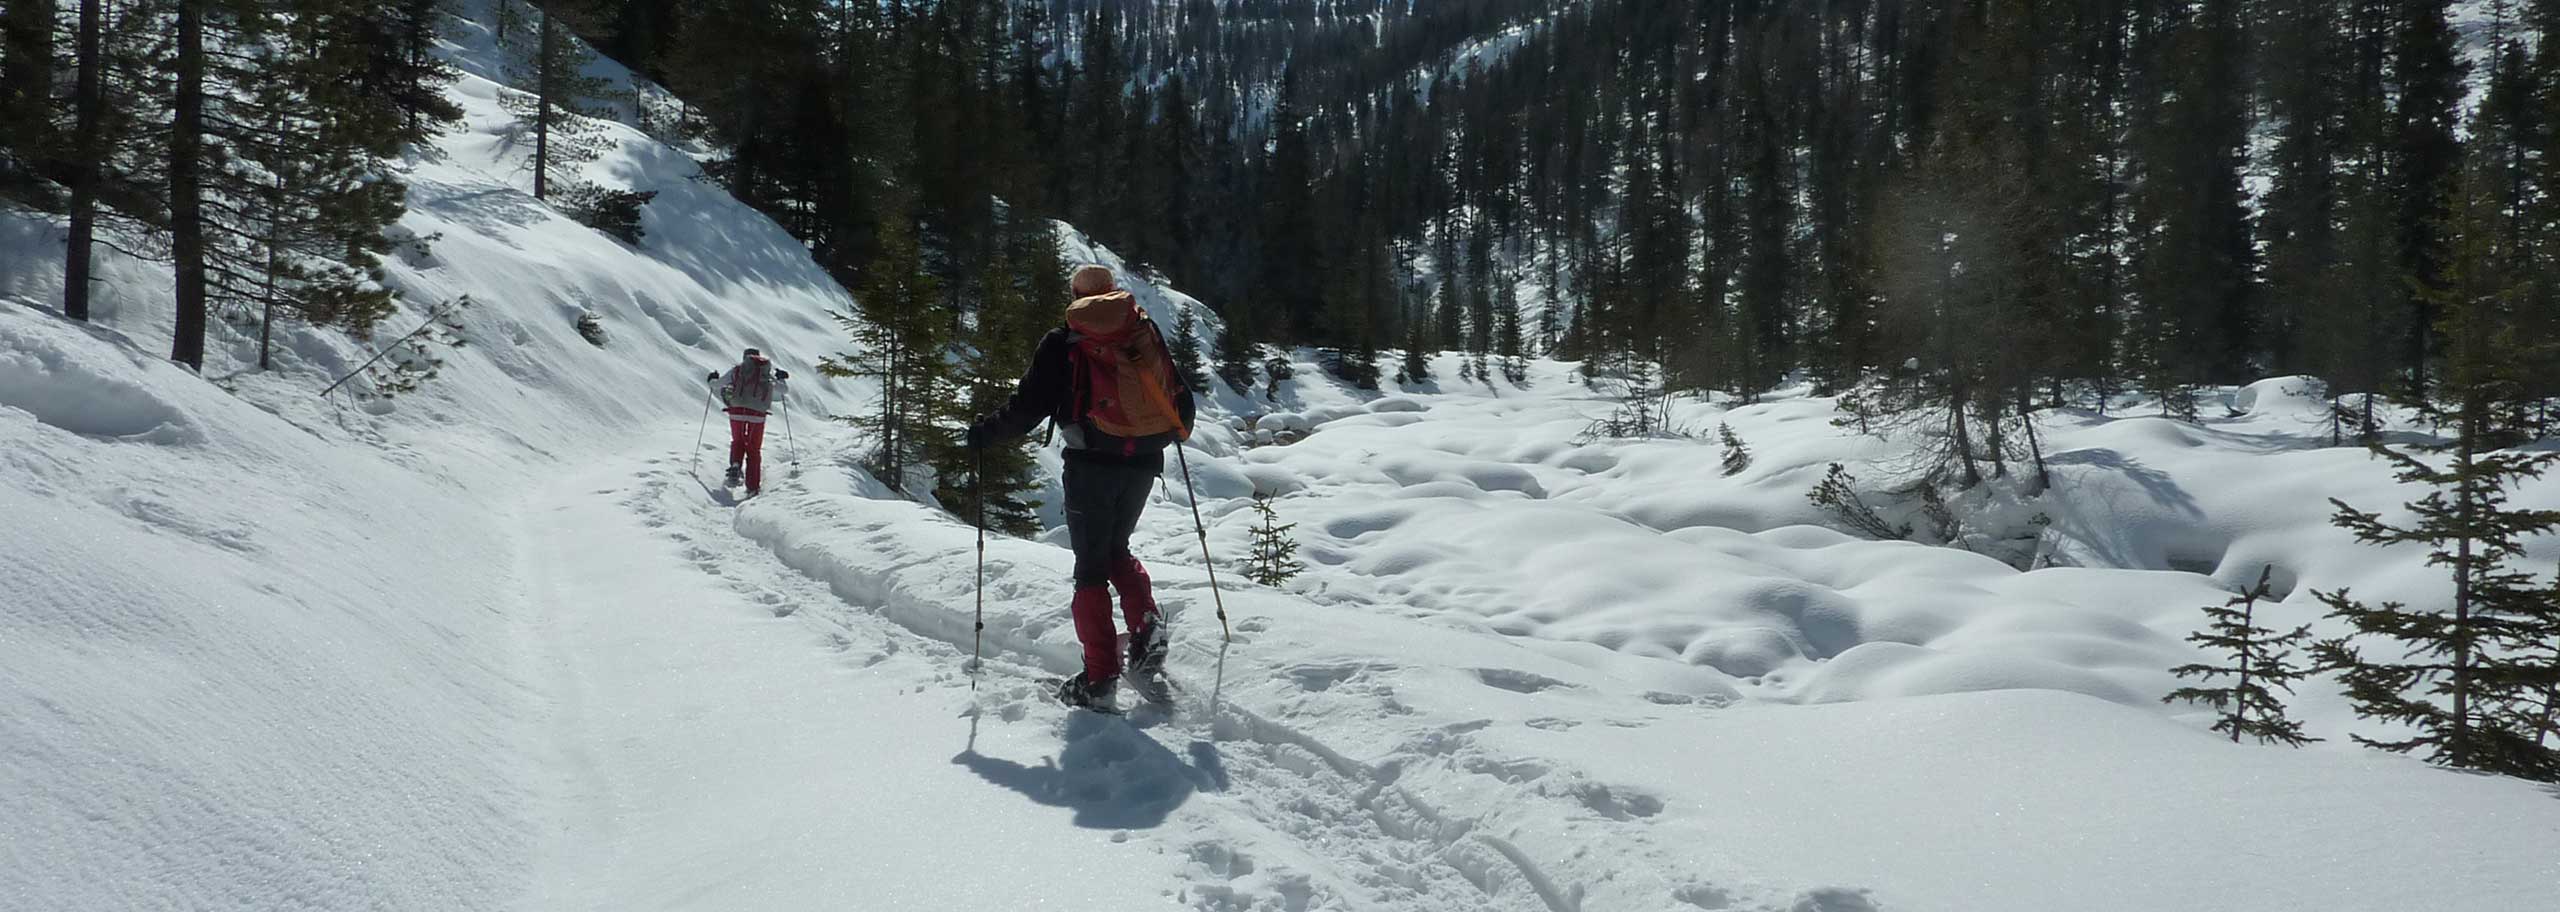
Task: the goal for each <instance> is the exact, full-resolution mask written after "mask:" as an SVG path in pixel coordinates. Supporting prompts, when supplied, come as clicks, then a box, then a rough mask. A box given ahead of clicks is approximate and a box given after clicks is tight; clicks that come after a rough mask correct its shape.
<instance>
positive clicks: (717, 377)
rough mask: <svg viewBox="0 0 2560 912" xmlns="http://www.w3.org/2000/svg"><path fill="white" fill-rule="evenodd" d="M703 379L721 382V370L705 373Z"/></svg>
mask: <svg viewBox="0 0 2560 912" xmlns="http://www.w3.org/2000/svg"><path fill="white" fill-rule="evenodd" d="M702 379H705V380H709V381H712V382H715V383H716V382H719V380H720V372H719V371H712V372H710V373H708V374H704V375H702Z"/></svg>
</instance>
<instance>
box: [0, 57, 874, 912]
mask: <svg viewBox="0 0 2560 912" xmlns="http://www.w3.org/2000/svg"><path fill="white" fill-rule="evenodd" d="M449 25H450V26H451V31H450V34H451V35H452V37H453V43H452V44H450V45H448V46H447V47H446V48H445V50H446V52H447V53H448V54H450V55H452V56H453V57H454V58H455V59H457V60H459V61H460V62H461V63H462V64H463V66H462V69H463V70H465V71H466V73H467V74H495V73H496V72H497V71H498V70H499V68H498V67H497V66H496V65H495V64H494V62H493V61H494V53H495V51H494V47H493V45H492V42H490V41H489V40H488V38H487V34H486V32H485V30H484V29H481V28H480V27H479V26H478V25H477V24H476V23H475V22H472V21H468V20H462V19H455V20H452V21H451V22H450V23H449ZM605 68H612V65H611V64H602V65H600V69H605ZM500 91H501V89H500V88H499V87H498V86H497V85H496V84H495V83H492V82H490V81H489V80H488V79H487V78H484V77H483V76H481V75H465V76H464V77H463V78H462V79H461V80H460V81H459V82H458V83H457V84H455V85H454V86H453V87H452V88H451V89H450V95H451V97H452V98H453V99H454V100H455V101H456V102H457V103H459V104H460V105H461V106H462V107H463V108H464V110H465V112H466V118H467V119H466V122H465V123H464V124H463V125H461V126H460V127H458V128H457V129H455V130H454V131H452V132H449V133H447V134H446V135H445V136H443V137H442V138H441V139H440V141H439V142H438V143H437V144H436V145H434V146H433V147H431V148H428V149H424V150H421V152H420V153H419V154H418V155H417V156H416V158H415V160H414V161H412V162H411V163H410V167H409V168H408V169H407V171H406V172H405V173H404V174H403V175H402V177H403V178H404V179H405V180H406V181H408V183H409V188H410V197H409V202H410V207H409V213H408V215H407V217H406V218H405V219H403V221H402V222H401V228H402V229H403V230H404V231H405V232H407V233H410V234H413V235H416V236H418V237H422V238H429V239H431V242H430V244H429V245H428V250H427V252H425V253H424V254H420V253H418V252H417V251H416V250H414V249H412V250H409V251H406V252H404V255H403V256H402V257H400V258H398V259H396V260H394V261H393V262H391V263H390V264H389V269H388V276H387V277H386V280H387V281H388V282H389V283H391V284H392V285H393V286H394V287H396V288H398V289H400V290H401V291H402V292H404V294H405V295H406V304H405V306H404V309H403V311H402V312H401V313H400V314H398V315H396V316H394V317H392V318H391V319H390V320H388V321H386V322H385V324H384V326H383V329H382V331H381V332H379V333H378V334H377V338H376V339H375V340H373V341H374V342H375V343H377V344H379V343H381V342H387V341H388V340H389V339H390V338H391V337H392V336H395V335H397V334H399V333H402V332H406V331H408V330H409V329H410V328H412V327H414V326H416V325H418V324H419V322H420V321H422V320H423V319H424V318H425V316H426V314H427V313H428V312H429V311H430V310H431V309H433V308H435V307H436V306H437V305H439V304H441V303H443V302H446V301H449V300H452V299H454V298H457V297H460V296H464V295H468V296H469V297H470V298H471V299H472V301H473V302H474V305H473V306H472V307H469V308H467V309H464V310H462V311H461V312H460V317H459V319H460V322H461V324H462V326H463V327H464V328H463V330H462V335H463V336H464V337H465V338H466V339H467V340H468V343H467V344H466V345H465V346H464V347H462V348H459V349H454V350H451V351H448V352H445V353H443V355H442V357H443V358H444V360H445V364H444V365H443V366H442V367H441V368H440V369H439V371H438V374H439V375H438V376H437V377H436V378H434V379H431V380H428V381H426V382H425V384H424V385H423V386H422V387H420V388H419V389H418V390H416V391H414V392H410V393H405V394H402V395H399V396H397V397H393V398H388V399H382V398H371V399H358V398H356V397H354V396H351V395H349V394H347V393H345V392H341V393H340V394H338V395H334V396H331V397H329V398H325V399H324V398H321V397H318V396H315V395H314V393H315V391H317V390H319V389H320V388H321V387H322V386H324V385H326V384H327V383H328V382H329V379H330V378H331V377H333V376H335V375H337V374H340V373H343V372H345V371H347V370H350V369H352V368H354V367H355V366H356V365H357V364H359V363H361V362H362V361H363V360H364V359H365V358H367V357H369V356H370V355H371V349H370V348H368V347H367V346H366V345H363V344H359V343H357V342H355V341H353V340H350V339H348V338H346V337H345V336H344V335H343V334H341V333H337V332H334V331H329V330H321V329H312V328H308V327H279V329H278V340H277V341H278V349H279V350H278V354H277V357H278V364H277V367H278V369H277V370H276V371H275V372H274V373H271V374H262V373H257V372H254V371H249V370H246V368H247V367H249V366H250V365H252V364H254V359H255V349H254V329H253V328H252V329H242V328H240V327H236V326H226V325H222V324H221V322H220V321H217V325H216V327H215V333H216V335H215V337H214V338H213V339H212V340H211V341H210V343H209V346H208V347H209V349H210V351H209V360H208V364H207V367H206V371H205V378H203V379H199V378H197V377H195V376H193V375H189V374H187V373H185V372H184V371H182V370H180V369H178V368H176V367H172V366H170V365H169V364H167V363H165V362H164V361H163V360H162V359H161V358H160V353H163V352H165V351H167V349H168V335H167V333H168V330H167V327H168V325H169V323H170V319H171V302H170V292H169V289H170V287H171V280H170V278H169V275H168V271H167V268H166V267H165V265H162V264H156V263H150V262H145V261H138V260H134V259H131V258H128V257H124V256H121V255H118V254H114V253H112V252H107V251H101V270H100V272H101V275H102V277H103V283H102V287H101V288H100V289H99V291H98V294H97V297H98V300H99V305H100V306H99V308H98V321H97V323H96V324H94V325H92V326H85V327H84V326H79V325H76V324H70V323H68V322H66V321H63V320H61V319H59V318H58V317H57V316H55V315H53V314H51V313H49V312H47V311H46V309H45V308H49V307H50V304H51V302H53V301H57V300H58V299H59V288H60V283H61V275H62V271H61V247H60V244H61V239H62V236H63V235H62V228H61V226H60V225H59V224H53V223H47V222H45V221H42V220H38V219H33V218H29V217H27V216H24V215H20V214H14V213H13V214H5V215H0V464H5V465H6V466H7V467H8V469H7V472H6V478H5V481H0V518H5V520H0V546H4V547H5V548H6V550H7V551H8V553H9V554H10V555H11V558H10V559H9V560H8V561H6V562H0V707H5V709H0V745H5V747H0V794H7V795H9V796H11V797H10V798H9V799H8V801H7V802H5V806H6V810H5V811H0V820H5V821H6V822H5V823H0V908H7V909H121V908H262V909H277V908H315V909H345V908H357V907H385V908H499V907H504V906H506V905H508V904H509V903H510V902H512V901H513V900H514V898H515V897H516V896H517V895H518V894H519V893H520V892H521V891H522V889H523V884H524V882H525V880H526V878H527V877H528V876H530V875H529V870H530V862H529V861H528V858H529V857H530V854H531V848H532V846H533V845H534V843H535V840H536V838H537V837H538V836H539V835H540V834H541V833H543V832H544V831H545V830H546V829H547V825H546V824H545V823H544V822H543V821H544V814H545V812H544V811H543V810H542V809H543V807H544V799H543V796H544V795H545V794H547V793H548V791H549V790H550V786H549V785H548V783H547V781H546V776H547V774H546V773H545V772H544V770H545V769H547V768H548V766H549V763H550V761H547V760H544V759H541V758H539V757H537V756H536V754H537V753H539V752H538V751H529V750H528V749H527V747H528V746H529V745H531V746H540V745H542V744H544V743H545V741H546V739H545V736H544V734H543V733H544V732H545V731H547V730H548V729H547V723H546V722H545V721H544V720H545V713H546V711H547V710H546V702H547V701H546V700H545V698H544V697H543V695H542V693H541V691H540V688H539V687H538V685H539V683H540V675H539V674H538V673H536V672H537V669H535V668H533V667H531V666H529V665H528V660H527V659H526V658H525V656H524V651H523V649H522V648H521V645H522V643H521V638H522V637H523V635H524V627H525V624H526V623H527V617H526V615H525V612H524V611H523V608H524V606H523V604H522V602H523V600H522V597H521V596H520V595H518V594H516V593H514V592H513V591H511V587H513V586H514V585H516V579H517V576H518V568H517V564H518V562H519V559H520V555H519V553H518V550H517V546H518V545H519V544H520V542H519V540H518V535H517V534H516V532H515V530H514V523H515V518H514V516H515V513H516V512H517V511H518V510H519V501H520V498H521V493H522V492H523V491H524V490H525V489H526V487H527V485H528V484H529V483H531V482H533V481H536V480H538V479H540V478H543V477H545V476H548V475H551V474H553V473H557V472H559V471H560V470H561V468H562V467H563V466H564V465H574V464H575V463H576V462H577V461H579V460H581V459H586V458H592V457H593V456H595V455H596V454H598V453H601V452H611V451H614V450H616V449H618V448H619V447H621V446H623V445H626V442H627V441H628V440H629V439H631V438H632V437H633V435H635V434H646V435H651V436H659V435H662V434H663V435H669V436H671V435H672V434H674V433H675V430H674V428H673V423H674V422H677V421H680V422H681V423H682V424H683V425H684V426H683V428H682V433H686V434H690V433H692V432H693V431H694V428H695V420H696V419H697V418H698V417H699V416H700V415H701V414H702V409H703V405H704V402H705V387H704V385H703V382H702V377H703V374H704V373H705V372H707V371H709V370H712V369H714V368H718V367H721V366H724V365H726V364H729V363H732V362H733V361H734V360H735V359H736V357H737V353H738V351H739V349H740V348H742V347H743V346H746V345H761V346H763V347H765V348H766V349H767V350H769V351H773V352H775V353H776V354H777V356H779V357H781V358H783V359H784V363H786V364H789V365H793V366H803V365H806V364H808V363H809V362H810V361H812V360H814V359H815V357H817V356H818V355H820V354H823V353H826V352H829V351H833V350H836V349H838V348H840V347H842V346H841V340H842V336H841V334H840V333H839V332H838V331H837V330H836V329H835V327H834V326H833V324H832V323H831V322H830V321H829V319H828V313H829V312H830V311H840V310H845V309H847V308H849V307H850V306H851V299H850V298H848V297H847V296H846V295H845V293H844V292H843V291H842V290H841V289H839V288H838V287H837V286H836V285H835V284H834V283H833V282H831V281H829V280H828V279H827V277H826V276H825V275H824V274H823V273H821V272H820V271H819V270H818V269H817V268H816V267H815V266H814V265H812V264H811V263H809V261H808V257H807V256H806V253H805V251H804V250H802V249H800V248H799V247H798V245H797V244H796V243H794V242H793V241H792V240H791V238H790V237H789V236H788V235H786V234H785V233H784V232H783V231H782V230H781V229H780V228H779V227H777V226H775V225H773V224H772V223H771V222H770V221H768V220H766V219H765V218H763V217H762V216H761V215H758V214H757V213H755V212H753V211H752V210H750V209H748V208H747V207H745V206H743V205H740V204H738V203H737V202H735V201H734V200H731V199H729V198H728V197H727V196H725V195H724V194H722V193H721V192H720V191H719V190H718V189H717V188H715V187H710V186H707V185H704V184H701V183H699V182H696V181H694V180H692V179H691V178H692V176H693V174H694V172H695V171H696V170H697V169H696V167H695V166H694V164H693V162H692V161H691V160H690V159H688V158H686V157H685V156H684V155H683V154H681V153H680V152H678V151H677V150H673V149H670V148H667V147H665V146H663V145H660V144H658V143H656V142H654V141H651V140H649V139H648V138H646V137H644V136H642V135H640V134H638V133H637V132H635V131H631V130H629V129H627V128H623V127H621V126H619V125H615V124H605V125H603V129H604V130H605V131H607V132H606V135H607V137H608V138H609V139H610V140H611V146H612V149H611V151H610V152H609V153H608V154H607V155H606V156H605V157H603V158H602V159H600V160H598V161H597V162H595V163H593V165H591V166H590V168H589V174H590V176H591V177H592V178H593V179H595V180H599V181H603V182H608V183H612V184H616V185H629V186H635V187H642V188H646V189H653V190H657V191H659V196H658V198H657V200H656V201H655V202H654V203H652V204H651V205H650V206H649V207H648V209H647V210H646V214H645V215H644V220H645V225H646V227H647V229H648V232H649V236H648V238H647V239H646V242H645V243H644V244H643V245H641V246H640V247H639V248H637V249H635V248H632V247H629V246H625V245H623V244H621V243H619V242H617V241H615V240H612V239H610V238H608V237H605V236H604V235H601V234H599V233H597V232H595V231H592V230H589V229H588V228H586V227H584V226H582V225H579V224H577V223H575V222H572V221H570V220H568V219H566V218H564V217H562V216H560V215H559V214H557V213H556V212H554V211H553V210H551V209H550V208H548V207H547V206H544V205H542V204H540V203H539V202H537V201H535V200H533V199H531V198H530V197H529V196H528V195H527V194H526V192H525V188H526V187H527V186H528V184H529V179H528V177H527V175H526V174H525V171H524V157H525V154H526V152H527V150H526V149H524V148H521V145H520V144H517V143H514V142H511V141H510V139H509V136H510V134H511V133H512V129H513V128H512V122H511V121H510V119H509V118H508V116H507V114H506V113H505V112H504V111H503V110H502V109H501V108H500V107H499V106H498V104H497V94H498V92H500ZM29 302H45V304H44V305H42V306H30V303H29ZM585 311H593V312H594V313H596V314H598V315H599V316H600V317H601V318H602V320H603V323H604V325H605V327H606V329H607V331H608V332H609V333H610V340H609V342H608V344H607V345H606V346H604V347H602V348H599V347H596V346H593V345H590V344H589V343H588V342H587V341H585V340H584V339H582V338H580V336H579V335H578V333H577V329H576V326H575V321H576V318H577V317H578V316H579V315H580V314H581V313H582V312H585ZM795 379H796V380H798V381H799V383H798V385H797V390H796V391H797V393H798V395H799V397H800V398H799V400H798V401H797V403H795V405H794V408H796V409H800V410H802V414H801V415H800V416H799V417H800V421H801V422H802V423H803V425H804V428H803V429H804V430H805V424H812V423H818V422H817V421H816V417H817V416H818V415H820V414H823V413H825V412H827V411H833V410H839V409H841V408H842V407H843V406H844V405H845V404H846V403H849V402H851V401H852V400H853V398H854V397H855V396H857V395H858V394H859V390H860V386H859V384H843V383H836V382H832V381H828V380H825V379H822V378H819V377H817V376H816V373H815V372H814V371H807V372H805V373H804V374H803V375H802V376H801V377H795ZM208 380H210V381H212V383H208V382H207V381H208ZM365 383H366V380H365V379H363V378H359V379H357V380H355V381H352V384H353V385H354V386H355V387H357V388H362V387H363V386H364V384H365ZM214 384H219V385H220V386H222V387H228V388H230V389H231V390H232V391H233V392H230V393H226V392H224V391H223V390H222V389H218V388H217V387H216V386H215V385H214ZM661 423H666V424H667V426H666V427H661ZM776 449H777V451H778V450H779V449H780V447H779V445H777V448H776ZM714 458H715V459H716V458H717V457H714Z"/></svg>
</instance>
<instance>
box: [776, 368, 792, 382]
mask: <svg viewBox="0 0 2560 912" xmlns="http://www.w3.org/2000/svg"><path fill="white" fill-rule="evenodd" d="M773 379H776V380H789V379H791V372H790V371H787V370H776V371H774V372H773Z"/></svg>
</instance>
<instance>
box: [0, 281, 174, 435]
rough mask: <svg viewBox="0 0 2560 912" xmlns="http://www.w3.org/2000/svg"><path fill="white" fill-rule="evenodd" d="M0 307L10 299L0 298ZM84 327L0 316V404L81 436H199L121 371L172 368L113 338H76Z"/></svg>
mask: <svg viewBox="0 0 2560 912" xmlns="http://www.w3.org/2000/svg"><path fill="white" fill-rule="evenodd" d="M0 308H7V309H14V308H15V305H11V304H6V303H0ZM83 332H84V330H82V329H80V328H78V327H75V326H71V325H67V324H55V323H50V322H47V321H40V320H23V319H13V320H10V321H9V322H7V323H0V407H7V408H12V409H16V410H18V411H21V412H25V413H27V414H30V415H34V416H35V419H36V420H37V421H41V422H44V423H45V424H49V425H52V426H54V427H57V428H61V429H63V430H66V431H69V432H71V433H74V434H79V435H83V436H87V437H107V438H120V439H131V440H139V441H144V442H148V443H157V444H164V445H175V444H187V443H195V442H198V441H200V440H202V439H203V437H204V435H203V432H202V431H200V430H199V429H198V428H197V427H196V425H195V422H194V421H193V420H192V419H190V418H188V417H187V415H186V413H185V412H184V411H181V410H180V409H179V408H178V407H177V406H176V405H174V404H171V403H170V402H169V401H168V400H167V399H164V398H162V397H160V396H159V395H157V394H155V393H153V392H152V391H151V389H150V388H148V387H146V386H144V385H143V384H141V383H137V382H134V381H132V380H128V379H126V378H125V376H124V375H126V374H131V373H135V372H139V371H161V372H167V373H171V374H175V373H177V372H178V369H177V368H175V367H172V366H170V365H168V364H166V363H162V362H160V361H159V360H158V359H155V358H152V357H150V356H148V355H144V354H142V353H141V352H138V351H134V350H133V349H132V347H131V346H126V345H114V344H96V345H81V344H79V341H80V340H75V338H74V337H75V336H77V335H79V334H82V333H83Z"/></svg>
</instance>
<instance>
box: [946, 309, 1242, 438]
mask: <svg viewBox="0 0 2560 912" xmlns="http://www.w3.org/2000/svg"><path fill="white" fill-rule="evenodd" d="M1073 345H1074V343H1072V342H1069V341H1067V328H1066V327H1064V326H1061V327H1058V328H1056V329H1052V330H1050V331H1049V334H1048V335H1046V336H1042V337H1040V349H1039V350H1038V351H1036V352H1034V353H1033V354H1032V355H1031V370H1030V371H1029V372H1027V373H1024V374H1023V375H1022V379H1021V380H1020V381H1019V382H1016V383H1015V384H1014V385H1013V395H1012V397H1010V398H1008V399H1006V400H1005V403H1004V406H1003V407H1002V408H998V409H996V411H995V414H992V415H988V416H987V417H985V418H983V419H980V420H979V421H978V424H977V426H976V427H975V428H973V429H972V431H971V433H972V435H973V436H976V437H977V438H978V439H980V440H983V441H986V442H987V443H990V444H995V443H1002V442H1005V441H1008V440H1013V439H1015V438H1018V437H1021V436H1022V435H1024V434H1028V433H1031V429H1032V428H1035V427H1038V426H1040V420H1041V419H1043V418H1048V419H1054V420H1056V421H1057V422H1058V424H1059V425H1060V426H1061V427H1068V426H1079V427H1076V428H1075V429H1076V431H1079V432H1080V433H1069V434H1068V435H1067V436H1068V440H1069V443H1068V446H1067V450H1066V456H1067V458H1069V459H1084V460H1092V461H1095V462H1113V463H1123V464H1138V463H1148V464H1153V465H1156V466H1159V467H1161V466H1163V465H1164V447H1165V445H1166V444H1167V443H1170V442H1171V439H1170V438H1171V435H1166V436H1165V438H1164V439H1151V440H1142V441H1135V444H1136V445H1135V446H1134V447H1132V446H1129V445H1128V444H1130V443H1131V441H1128V440H1126V439H1124V438H1119V437H1112V436H1110V435H1108V434H1104V433H1102V432H1101V431H1097V430H1094V429H1092V428H1091V427H1081V426H1080V425H1081V424H1082V422H1081V420H1080V418H1079V414H1078V413H1079V411H1080V403H1077V402H1074V401H1072V400H1073V399H1074V398H1075V395H1074V393H1075V376H1074V373H1073V365H1072V364H1071V362H1070V361H1069V358H1068V349H1069V348H1070V347H1072V346H1073ZM1156 345H1158V346H1159V347H1161V346H1163V345H1164V337H1163V336H1162V335H1161V334H1159V335H1158V336H1157V337H1156ZM1164 360H1165V363H1166V364H1172V363H1173V356H1172V353H1171V352H1166V353H1165V359H1164ZM1172 373H1173V375H1174V379H1173V389H1172V390H1170V392H1171V393H1172V394H1173V407H1174V409H1175V410H1176V411H1179V412H1180V413H1181V414H1182V426H1183V427H1185V428H1188V427H1191V426H1192V420H1193V419H1194V418H1195V417H1197V415H1198V413H1199V407H1198V405H1197V404H1196V403H1194V402H1193V401H1192V398H1191V387H1190V386H1189V385H1188V384H1185V383H1183V382H1182V375H1181V372H1179V371H1174V372H1172ZM1078 438H1083V440H1084V444H1083V445H1082V446H1079V445H1077V443H1076V440H1077V439H1078Z"/></svg>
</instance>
